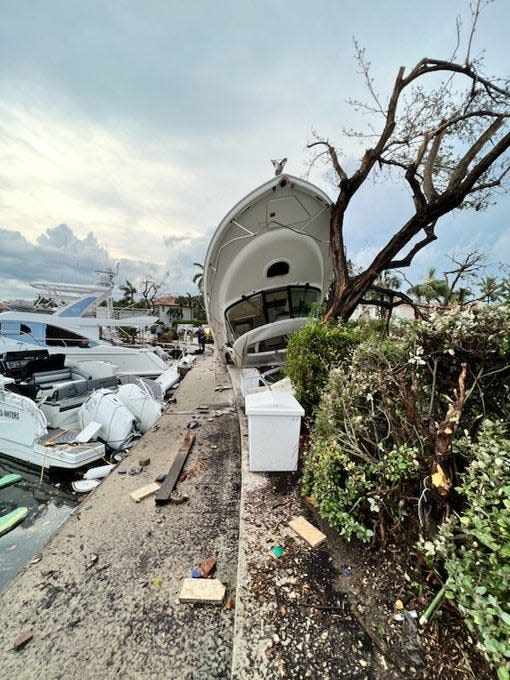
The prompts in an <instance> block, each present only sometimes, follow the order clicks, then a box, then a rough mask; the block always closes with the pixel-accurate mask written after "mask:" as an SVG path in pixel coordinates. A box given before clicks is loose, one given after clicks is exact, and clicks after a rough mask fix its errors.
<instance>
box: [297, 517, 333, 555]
mask: <svg viewBox="0 0 510 680" xmlns="http://www.w3.org/2000/svg"><path fill="white" fill-rule="evenodd" d="M289 527H290V528H291V529H292V530H293V531H295V532H296V534H298V535H299V536H301V538H304V539H305V541H306V542H307V543H308V544H309V545H311V546H312V548H317V546H319V545H320V544H321V543H323V542H324V541H325V540H326V534H323V533H322V531H319V529H317V527H314V526H313V524H310V522H309V521H308V520H306V519H305V518H304V517H301V516H300V517H293V518H292V519H291V521H290V522H289Z"/></svg>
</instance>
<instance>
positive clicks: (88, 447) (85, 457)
mask: <svg viewBox="0 0 510 680" xmlns="http://www.w3.org/2000/svg"><path fill="white" fill-rule="evenodd" d="M62 435H63V432H62V431H61V430H59V431H57V432H51V430H48V428H47V423H46V418H45V417H44V414H43V413H42V411H41V410H40V409H39V408H38V406H37V405H36V404H35V403H34V402H33V401H32V400H31V399H28V397H24V396H22V395H19V394H14V393H12V392H8V391H4V390H0V453H3V454H5V455H7V456H9V457H11V458H16V459H17V460H21V461H23V462H25V463H29V464H30V465H36V466H38V467H43V468H52V467H54V468H66V469H76V468H80V467H82V466H84V465H88V464H89V463H92V462H94V461H95V460H98V459H100V458H103V457H104V455H105V447H104V444H101V443H100V442H93V443H91V444H73V443H68V442H63V441H62ZM70 438H72V435H71V436H69V435H68V440H69V439H70Z"/></svg>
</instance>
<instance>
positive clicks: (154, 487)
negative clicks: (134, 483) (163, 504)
mask: <svg viewBox="0 0 510 680" xmlns="http://www.w3.org/2000/svg"><path fill="white" fill-rule="evenodd" d="M159 488H160V485H159V484H158V483H157V482H151V483H150V484H146V485H145V486H142V487H140V488H139V489H137V490H136V491H132V492H131V493H130V494H129V496H130V498H131V499H132V500H133V501H134V502H135V503H139V502H140V501H141V500H143V499H144V498H147V496H152V494H153V493H155V492H156V491H158V490H159Z"/></svg>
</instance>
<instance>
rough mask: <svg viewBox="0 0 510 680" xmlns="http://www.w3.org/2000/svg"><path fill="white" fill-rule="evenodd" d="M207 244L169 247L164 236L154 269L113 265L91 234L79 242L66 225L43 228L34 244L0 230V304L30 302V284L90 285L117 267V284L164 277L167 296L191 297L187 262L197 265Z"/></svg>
mask: <svg viewBox="0 0 510 680" xmlns="http://www.w3.org/2000/svg"><path fill="white" fill-rule="evenodd" d="M207 240H208V239H205V238H199V239H193V238H185V239H181V238H177V239H175V241H176V242H175V243H173V241H174V239H172V238H171V237H170V238H169V239H168V241H169V247H168V250H167V252H166V253H165V256H166V258H165V263H164V264H163V265H155V264H154V263H153V262H148V261H143V260H136V259H129V260H128V259H126V258H121V259H118V260H117V259H115V258H113V257H112V256H111V255H110V254H109V252H108V250H107V249H106V248H104V247H103V246H102V245H101V244H100V243H99V242H98V240H97V238H96V237H95V235H94V234H93V233H92V232H91V233H89V234H88V235H87V236H85V237H84V238H79V237H78V236H76V234H75V233H74V232H73V230H72V229H71V228H70V227H68V226H67V225H66V224H60V225H58V226H56V227H50V228H48V229H46V231H45V232H44V233H43V234H41V235H40V236H39V237H38V239H37V241H36V243H32V242H30V241H28V240H27V239H26V238H25V237H24V236H23V234H21V233H20V232H19V231H15V230H10V229H5V228H0V291H1V293H2V297H3V299H6V298H12V297H31V296H32V295H33V289H31V288H30V287H29V286H28V283H29V282H30V281H37V280H38V281H41V280H43V281H56V282H61V283H93V282H94V280H95V271H96V270H98V269H104V268H105V267H112V268H115V267H116V264H117V262H118V264H119V274H118V277H117V280H116V283H117V285H122V284H123V283H124V281H125V279H129V280H130V281H132V282H135V284H136V283H137V282H140V281H141V280H142V279H143V278H145V277H147V276H150V277H153V278H154V279H156V280H159V279H163V278H164V279H165V286H164V288H165V290H167V291H168V292H171V293H174V294H183V293H186V292H192V293H195V292H196V288H195V286H194V284H193V282H192V279H193V276H194V274H195V273H196V271H197V270H196V268H194V267H193V263H194V262H202V261H203V259H204V256H205V249H206V247H207ZM135 250H136V249H135ZM167 272H168V275H167V276H165V275H166V273H167Z"/></svg>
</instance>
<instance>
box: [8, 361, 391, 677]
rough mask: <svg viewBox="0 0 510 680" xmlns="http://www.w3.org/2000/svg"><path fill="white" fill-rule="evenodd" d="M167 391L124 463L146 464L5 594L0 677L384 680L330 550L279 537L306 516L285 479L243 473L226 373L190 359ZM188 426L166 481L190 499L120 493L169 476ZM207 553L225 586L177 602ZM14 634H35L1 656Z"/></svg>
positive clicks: (116, 484) (109, 490) (241, 425)
mask: <svg viewBox="0 0 510 680" xmlns="http://www.w3.org/2000/svg"><path fill="white" fill-rule="evenodd" d="M230 379H231V380H232V384H233V386H234V389H235V391H232V389H229V388H230V387H231V383H230ZM234 396H235V397H236V399H235V400H234ZM176 397H177V401H176V403H175V404H172V405H170V406H169V407H168V408H167V410H166V411H165V412H164V413H163V415H162V417H161V419H160V421H159V423H158V425H157V426H156V427H155V428H154V430H153V431H151V432H150V433H148V434H147V435H145V437H144V438H143V439H142V441H141V442H140V444H139V445H138V446H137V447H136V449H135V450H133V451H132V452H131V453H130V455H129V457H128V458H127V459H126V460H125V461H124V462H123V463H122V466H123V467H129V466H131V465H134V464H136V463H137V461H138V459H139V458H140V457H141V455H144V456H146V455H148V456H150V459H151V464H150V465H149V466H148V467H147V468H144V469H143V471H142V473H141V474H139V475H136V476H120V475H119V474H118V473H117V472H116V471H114V472H113V473H112V474H111V475H110V476H109V477H108V478H107V479H106V480H105V481H104V482H103V483H102V484H101V486H100V487H98V489H97V490H96V491H94V492H93V493H92V494H91V495H90V497H89V498H88V499H87V500H85V501H84V502H83V503H82V504H81V506H80V507H79V508H78V510H77V511H76V512H75V513H74V514H73V515H72V516H71V518H70V519H69V520H68V521H67V522H66V524H65V525H64V526H63V527H62V528H61V529H60V530H59V531H58V533H57V534H56V535H55V536H54V537H53V538H52V539H51V540H50V542H49V543H48V544H47V545H46V547H45V548H44V550H43V551H42V555H41V559H40V561H38V562H36V563H33V564H30V565H28V566H27V567H26V568H25V569H24V570H23V571H22V572H21V573H20V574H19V575H18V576H17V577H16V578H15V579H14V580H13V581H12V582H11V583H10V584H9V586H8V587H7V588H6V589H5V590H4V592H3V593H2V595H1V598H0V668H1V669H2V672H1V677H5V678H13V679H14V678H16V680H25V679H26V680H34V679H35V678H41V680H57V679H60V678H62V679H64V678H66V680H67V679H68V678H74V677H79V678H80V679H83V680H88V679H91V680H92V678H94V679H99V678H100V679H101V680H103V679H104V680H109V679H110V678H123V679H127V680H131V679H137V678H143V679H144V680H145V679H152V678H169V679H172V680H213V679H215V678H218V679H220V678H221V679H222V680H226V679H227V678H229V677H232V678H233V679H234V680H244V679H253V680H259V679H260V680H262V679H264V680H273V679H276V678H295V679H296V680H298V679H299V680H301V679H302V678H314V679H315V678H316V679H317V680H319V679H320V680H328V679H330V680H334V679H337V678H338V679H340V678H353V679H358V678H359V679H361V678H367V679H368V678H376V677H383V676H380V675H378V674H377V672H376V671H377V667H378V658H377V655H376V654H375V653H374V650H373V648H372V646H371V643H370V640H369V639H368V638H367V636H366V635H365V633H364V631H363V629H362V628H361V627H360V626H359V624H358V622H357V620H356V618H355V617H354V616H353V614H352V612H351V609H350V606H349V604H348V602H347V600H346V598H345V596H344V595H343V594H342V593H341V592H340V591H339V590H338V589H337V588H336V586H335V583H336V579H337V578H338V574H337V573H336V571H335V570H334V568H333V565H332V562H331V558H330V556H329V553H328V542H327V541H326V544H325V545H323V546H321V547H320V548H319V549H311V548H310V547H308V545H307V544H306V543H305V542H304V541H303V540H302V539H300V538H299V537H297V536H296V535H295V534H294V533H293V532H292V531H291V530H290V529H289V528H288V521H289V520H290V519H291V517H292V516H293V515H300V514H305V515H308V516H309V518H310V519H311V521H313V522H314V523H316V520H314V518H313V517H312V516H311V515H310V513H309V510H308V509H307V508H306V506H305V505H304V503H303V501H302V499H301V498H300V497H299V492H298V488H297V484H296V483H297V478H296V475H295V473H272V474H261V473H251V472H250V471H249V465H248V437H247V422H246V417H245V416H244V413H243V408H242V398H241V395H240V394H239V374H238V372H237V371H235V370H232V371H230V377H229V375H228V374H227V373H226V371H225V369H224V367H222V366H220V365H219V364H218V363H216V362H215V360H214V359H213V357H212V356H211V355H208V356H205V357H200V358H199V359H198V361H197V362H196V364H195V367H194V368H193V370H192V371H191V372H190V373H189V374H188V375H187V376H186V377H185V378H184V380H183V382H182V384H181V386H180V388H179V390H178V392H177V394H176ZM203 405H206V406H208V407H209V409H208V410H207V411H206V412H205V411H204V412H203V413H199V411H198V410H197V406H203ZM233 406H237V407H238V409H239V410H238V412H236V410H235V408H233ZM192 419H194V420H197V421H198V422H199V424H200V425H199V427H197V428H196V429H194V430H193V432H194V433H195V434H196V442H195V445H194V447H193V449H192V451H191V453H190V456H189V459H188V462H187V464H186V466H185V469H186V470H188V471H190V472H191V474H190V475H189V476H188V478H187V479H186V480H185V481H183V482H180V483H179V484H178V491H179V492H180V493H182V494H187V495H188V496H189V500H188V501H187V502H186V503H184V504H182V505H167V506H162V507H158V506H156V505H155V503H154V500H153V499H152V498H147V499H145V500H143V501H141V502H140V503H137V504H135V503H134V502H133V501H132V500H131V499H130V498H129V493H130V492H131V491H133V490H136V489H138V488H140V487H142V486H144V485H145V484H147V483H150V482H151V481H153V480H154V478H155V477H156V475H157V474H159V473H161V472H166V471H167V470H168V468H169V467H170V464H171V463H172V460H173V458H174V456H175V454H176V452H177V449H178V448H179V445H180V443H181V441H182V439H183V437H184V435H185V434H186V432H188V430H187V429H186V425H187V424H188V423H189V422H190V421H191V420H192ZM241 468H242V470H241ZM241 473H242V476H241ZM321 528H322V527H321ZM275 546H282V547H283V548H284V554H283V555H282V556H281V557H279V558H277V557H275V555H274V553H273V552H272V550H271V549H272V548H273V547H275ZM208 557H215V558H216V559H217V562H218V571H217V577H218V578H219V579H220V580H221V581H222V582H223V583H225V584H226V585H227V597H226V599H225V602H224V604H223V605H222V606H220V607H218V606H211V605H205V604H200V605H190V604H184V603H182V604H181V603H179V602H178V600H177V597H178V594H179V591H180V588H181V582H182V579H183V578H185V577H188V576H190V574H191V569H192V568H193V567H194V566H195V565H197V564H198V563H199V562H201V561H202V560H204V559H205V558H208ZM232 596H235V608H232V607H231V605H232V604H233V600H232ZM27 629H31V630H32V633H33V638H32V639H31V640H30V641H29V642H28V643H27V645H26V646H25V647H24V648H23V649H21V650H19V651H12V647H13V643H14V641H15V639H16V638H17V636H18V635H19V634H20V633H22V632H23V631H25V630H27Z"/></svg>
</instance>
